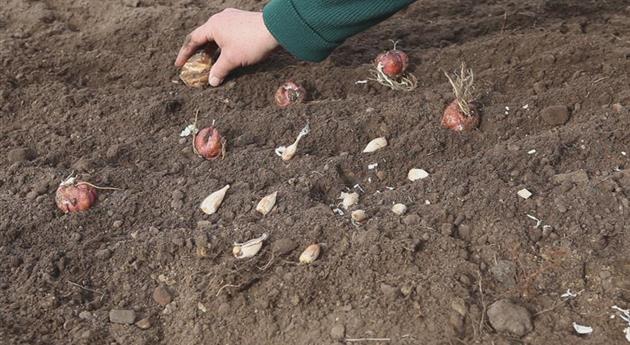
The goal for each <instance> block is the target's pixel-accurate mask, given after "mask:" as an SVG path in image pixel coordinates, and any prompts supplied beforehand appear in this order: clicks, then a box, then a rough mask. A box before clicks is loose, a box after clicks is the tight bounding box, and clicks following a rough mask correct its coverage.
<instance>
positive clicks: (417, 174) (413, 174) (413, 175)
mask: <svg viewBox="0 0 630 345" xmlns="http://www.w3.org/2000/svg"><path fill="white" fill-rule="evenodd" d="M427 177H429V173H428V172H426V170H424V169H415V168H414V169H411V170H409V173H408V174H407V178H408V179H409V181H417V180H422V179H425V178H427Z"/></svg>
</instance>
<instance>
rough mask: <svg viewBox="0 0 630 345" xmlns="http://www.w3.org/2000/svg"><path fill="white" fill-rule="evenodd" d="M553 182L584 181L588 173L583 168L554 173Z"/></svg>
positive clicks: (586, 180)
mask: <svg viewBox="0 0 630 345" xmlns="http://www.w3.org/2000/svg"><path fill="white" fill-rule="evenodd" d="M552 180H553V182H554V183H557V184H561V183H563V182H565V181H569V182H573V183H586V182H588V174H587V173H586V171H584V170H583V169H580V170H576V171H572V172H568V173H564V174H557V175H554V176H553V178H552Z"/></svg>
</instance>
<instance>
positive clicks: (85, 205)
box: [55, 177, 96, 213]
mask: <svg viewBox="0 0 630 345" xmlns="http://www.w3.org/2000/svg"><path fill="white" fill-rule="evenodd" d="M95 201H96V188H95V187H94V186H93V185H91V184H89V183H87V182H81V181H76V178H74V177H70V178H68V179H67V180H65V181H63V182H61V184H60V185H59V187H58V188H57V192H56V193H55V203H56V204H57V207H59V209H60V210H61V211H63V213H68V212H80V211H85V210H87V209H89V208H90V207H92V205H93V204H94V202H95Z"/></svg>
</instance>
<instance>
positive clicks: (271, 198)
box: [256, 192, 278, 216]
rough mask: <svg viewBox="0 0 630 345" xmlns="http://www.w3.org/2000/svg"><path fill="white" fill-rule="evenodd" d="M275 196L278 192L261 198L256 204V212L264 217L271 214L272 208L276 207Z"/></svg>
mask: <svg viewBox="0 0 630 345" xmlns="http://www.w3.org/2000/svg"><path fill="white" fill-rule="evenodd" d="M277 196H278V192H273V193H271V194H269V195H267V196H266V197H264V198H262V199H261V200H260V202H259V203H258V206H256V211H258V212H260V213H262V215H263V216H266V215H267V213H269V212H271V210H272V209H273V207H274V206H275V205H276V199H277Z"/></svg>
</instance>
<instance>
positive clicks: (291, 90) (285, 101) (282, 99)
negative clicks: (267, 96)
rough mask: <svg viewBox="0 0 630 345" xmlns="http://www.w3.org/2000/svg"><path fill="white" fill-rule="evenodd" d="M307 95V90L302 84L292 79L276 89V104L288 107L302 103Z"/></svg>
mask: <svg viewBox="0 0 630 345" xmlns="http://www.w3.org/2000/svg"><path fill="white" fill-rule="evenodd" d="M305 97H306V90H304V88H303V87H302V86H301V85H298V84H296V83H294V82H292V81H287V82H286V83H284V84H282V85H281V86H280V87H279V88H278V90H277V91H276V96H275V99H276V104H277V105H278V106H279V107H281V108H286V107H288V106H289V105H291V104H295V103H302V102H304V98H305Z"/></svg>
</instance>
